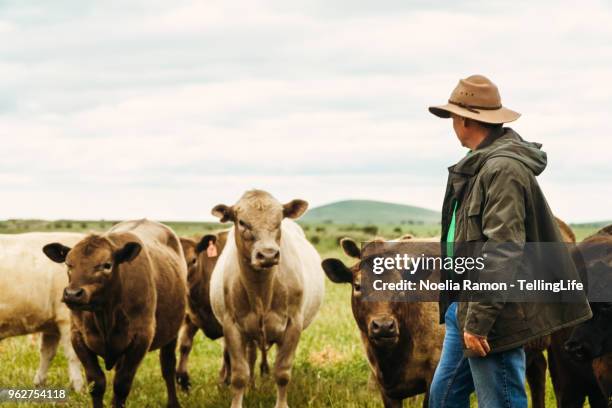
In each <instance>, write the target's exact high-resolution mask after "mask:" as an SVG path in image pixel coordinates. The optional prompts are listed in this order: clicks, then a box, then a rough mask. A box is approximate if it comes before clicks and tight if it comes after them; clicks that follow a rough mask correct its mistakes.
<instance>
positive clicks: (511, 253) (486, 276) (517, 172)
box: [464, 159, 527, 336]
mask: <svg viewBox="0 0 612 408" xmlns="http://www.w3.org/2000/svg"><path fill="white" fill-rule="evenodd" d="M509 161H510V162H511V163H509ZM504 162H505V163H504ZM500 164H502V166H495V167H496V170H494V171H491V172H487V173H486V174H483V177H482V179H481V180H482V182H481V183H482V184H481V188H482V191H483V194H484V200H483V208H482V212H481V214H482V218H481V222H482V233H483V235H484V236H485V242H484V244H483V252H482V253H483V254H486V261H485V268H484V269H483V270H482V271H480V272H479V274H480V276H479V281H480V282H510V281H513V280H514V277H515V275H516V271H517V266H518V263H519V262H520V259H521V254H522V250H523V246H524V243H525V240H526V237H525V187H524V186H525V184H526V182H527V181H526V180H525V175H524V172H525V171H527V169H525V168H523V166H522V165H521V164H519V163H517V162H515V160H513V159H505V160H503V161H501V163H500ZM483 170H484V169H483ZM500 243H503V244H502V245H500ZM480 299H481V300H483V301H471V302H469V303H468V310H467V316H466V319H465V326H464V330H465V331H467V332H469V333H472V334H476V335H480V336H487V335H488V333H489V331H490V330H491V328H492V327H493V324H494V323H495V320H496V319H497V316H498V314H499V313H500V311H501V310H502V309H503V307H504V304H505V299H504V298H503V296H502V295H500V294H499V292H497V293H490V294H487V293H485V294H483V296H482V297H481V298H480Z"/></svg>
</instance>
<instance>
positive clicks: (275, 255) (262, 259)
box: [251, 247, 280, 269]
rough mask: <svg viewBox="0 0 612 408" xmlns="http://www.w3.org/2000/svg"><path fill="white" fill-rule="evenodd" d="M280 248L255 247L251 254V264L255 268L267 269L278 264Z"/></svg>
mask: <svg viewBox="0 0 612 408" xmlns="http://www.w3.org/2000/svg"><path fill="white" fill-rule="evenodd" d="M279 260H280V250H279V249H278V248H273V247H269V248H261V249H256V250H255V251H254V254H253V259H252V262H251V263H252V265H253V267H255V268H257V269H268V268H272V267H273V266H276V265H278V262H279Z"/></svg>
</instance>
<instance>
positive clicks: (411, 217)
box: [300, 200, 440, 225]
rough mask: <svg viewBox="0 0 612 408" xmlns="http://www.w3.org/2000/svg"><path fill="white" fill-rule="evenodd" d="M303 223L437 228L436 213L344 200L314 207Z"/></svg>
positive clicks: (409, 207)
mask: <svg viewBox="0 0 612 408" xmlns="http://www.w3.org/2000/svg"><path fill="white" fill-rule="evenodd" d="M300 221H303V222H305V223H333V224H359V225H366V224H376V225H380V224H407V225H410V224H437V223H439V222H440V213H439V212H438V211H433V210H428V209H426V208H422V207H414V206H411V205H404V204H395V203H386V202H382V201H371V200H345V201H338V202H335V203H331V204H326V205H322V206H320V207H315V208H312V209H310V210H308V212H306V214H305V215H304V216H303V217H302V218H300Z"/></svg>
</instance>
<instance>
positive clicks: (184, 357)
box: [176, 316, 198, 391]
mask: <svg viewBox="0 0 612 408" xmlns="http://www.w3.org/2000/svg"><path fill="white" fill-rule="evenodd" d="M197 332H198V327H197V326H196V325H195V324H193V322H192V321H191V319H189V316H186V317H185V322H184V323H183V326H182V327H181V331H180V334H179V345H180V346H179V350H180V353H181V357H180V360H179V364H178V369H177V370H176V381H177V382H178V383H179V385H180V386H181V389H182V390H183V391H188V390H189V387H191V383H190V382H189V373H188V372H187V363H188V362H189V353H191V348H192V347H193V337H194V336H195V335H196V333H197Z"/></svg>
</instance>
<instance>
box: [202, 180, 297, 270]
mask: <svg viewBox="0 0 612 408" xmlns="http://www.w3.org/2000/svg"><path fill="white" fill-rule="evenodd" d="M307 207H308V203H306V202H305V201H303V200H292V201H290V202H289V203H287V204H284V205H282V204H280V203H279V202H278V201H277V200H276V199H275V198H274V197H272V196H271V195H270V194H268V193H266V192H264V191H260V190H252V191H247V192H246V193H245V194H244V195H243V196H242V197H241V198H240V200H239V201H238V202H237V203H236V204H235V205H233V206H231V207H228V206H226V205H223V204H219V205H217V206H215V208H213V211H212V213H213V215H216V216H217V217H219V218H220V219H221V222H226V221H233V222H234V227H235V231H236V234H235V239H236V246H237V248H238V252H239V254H240V255H241V256H242V257H243V259H245V260H247V261H248V262H249V264H250V265H251V267H252V268H253V269H255V270H259V271H265V270H268V269H270V268H272V267H274V266H276V265H278V263H279V261H280V257H281V253H280V240H281V222H282V220H283V218H285V217H289V218H298V217H299V216H300V215H302V214H303V213H304V211H306V208H307Z"/></svg>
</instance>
